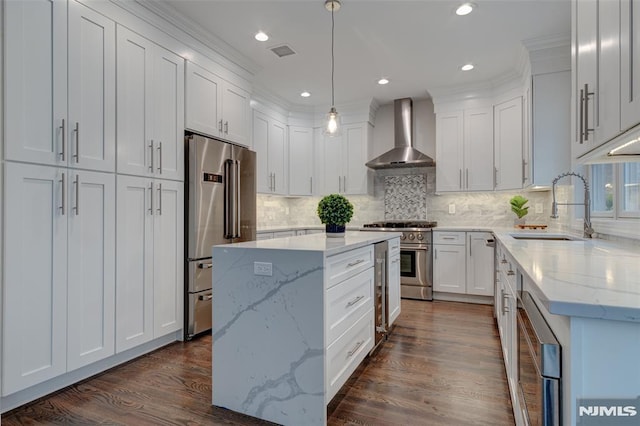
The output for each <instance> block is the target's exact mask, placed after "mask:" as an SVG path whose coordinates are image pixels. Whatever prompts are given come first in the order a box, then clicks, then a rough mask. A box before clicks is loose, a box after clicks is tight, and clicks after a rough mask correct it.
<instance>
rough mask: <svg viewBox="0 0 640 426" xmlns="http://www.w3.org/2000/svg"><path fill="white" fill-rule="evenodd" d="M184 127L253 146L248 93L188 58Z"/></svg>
mask: <svg viewBox="0 0 640 426" xmlns="http://www.w3.org/2000/svg"><path fill="white" fill-rule="evenodd" d="M186 69H187V71H186V86H187V93H186V114H185V115H186V119H185V127H186V128H187V129H189V130H193V131H194V132H198V133H202V134H205V135H208V136H212V137H216V138H221V139H225V140H228V141H230V142H234V143H238V144H241V145H245V146H250V144H251V140H250V128H251V127H250V126H251V125H250V117H251V107H250V106H249V93H248V92H247V91H245V90H243V89H242V88H240V87H237V86H236V85H234V84H232V83H230V82H228V81H226V80H224V79H223V78H221V77H219V76H217V75H216V74H214V73H212V72H210V71H208V70H206V69H204V68H202V67H200V66H199V65H196V64H194V63H192V62H189V61H187V67H186Z"/></svg>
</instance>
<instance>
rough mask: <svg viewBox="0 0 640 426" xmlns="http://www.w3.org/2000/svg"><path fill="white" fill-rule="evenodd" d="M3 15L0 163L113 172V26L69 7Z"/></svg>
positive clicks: (8, 8)
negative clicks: (1, 158) (0, 154)
mask: <svg viewBox="0 0 640 426" xmlns="http://www.w3.org/2000/svg"><path fill="white" fill-rule="evenodd" d="M5 15H6V16H5V24H6V28H5V42H6V44H5V46H6V52H5V55H6V60H5V72H6V77H5V78H6V79H7V81H11V82H12V84H9V85H6V91H7V92H6V98H7V99H11V102H8V103H7V104H6V105H5V108H6V110H5V113H6V119H5V126H6V128H5V131H6V139H5V140H6V144H5V158H6V159H7V160H17V161H27V162H34V163H40V164H49V165H59V166H69V167H76V168H82V169H93V170H100V171H114V170H115V150H116V146H115V100H116V86H115V84H116V81H115V74H116V37H115V22H113V21H111V20H110V19H107V18H105V17H104V16H103V15H101V14H99V13H97V12H95V11H93V10H92V9H89V8H87V7H85V6H83V5H82V4H80V3H78V2H76V1H69V2H58V1H54V2H52V1H45V0H43V1H28V2H13V1H12V2H7V3H6V4H5Z"/></svg>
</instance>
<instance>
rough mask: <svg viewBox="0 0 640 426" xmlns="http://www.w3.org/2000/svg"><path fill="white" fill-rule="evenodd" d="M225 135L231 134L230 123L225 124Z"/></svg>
mask: <svg viewBox="0 0 640 426" xmlns="http://www.w3.org/2000/svg"><path fill="white" fill-rule="evenodd" d="M224 134H225V135H228V134H229V122H228V121H225V122H224Z"/></svg>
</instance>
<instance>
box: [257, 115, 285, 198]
mask: <svg viewBox="0 0 640 426" xmlns="http://www.w3.org/2000/svg"><path fill="white" fill-rule="evenodd" d="M286 138H287V126H286V125H285V124H284V123H282V122H280V121H278V120H276V119H273V118H271V117H268V116H266V115H264V114H262V113H260V112H257V111H254V115H253V147H254V150H255V151H256V163H257V165H256V180H257V187H258V192H260V193H264V194H278V195H286V171H285V164H286V162H285V157H286V151H285V150H286Z"/></svg>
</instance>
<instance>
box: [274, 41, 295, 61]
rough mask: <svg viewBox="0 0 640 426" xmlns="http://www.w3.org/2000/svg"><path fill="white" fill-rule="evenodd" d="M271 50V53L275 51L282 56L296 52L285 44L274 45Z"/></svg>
mask: <svg viewBox="0 0 640 426" xmlns="http://www.w3.org/2000/svg"><path fill="white" fill-rule="evenodd" d="M271 51H272V52H273V53H275V54H276V55H278V56H279V57H281V58H282V57H283V56H289V55H295V54H296V52H294V51H293V50H292V49H291V48H290V47H289V46H287V45H286V44H283V45H282V46H276V47H272V48H271Z"/></svg>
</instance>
